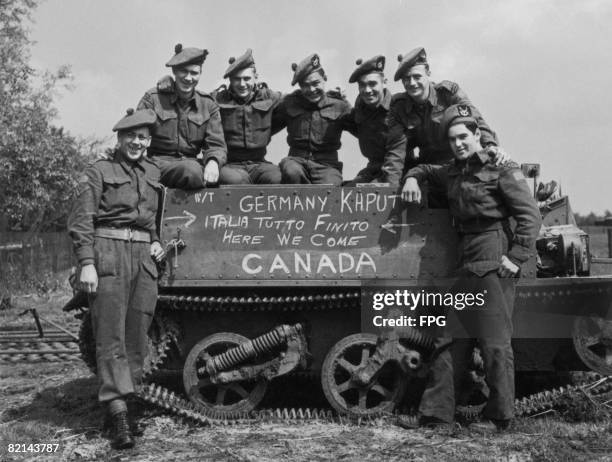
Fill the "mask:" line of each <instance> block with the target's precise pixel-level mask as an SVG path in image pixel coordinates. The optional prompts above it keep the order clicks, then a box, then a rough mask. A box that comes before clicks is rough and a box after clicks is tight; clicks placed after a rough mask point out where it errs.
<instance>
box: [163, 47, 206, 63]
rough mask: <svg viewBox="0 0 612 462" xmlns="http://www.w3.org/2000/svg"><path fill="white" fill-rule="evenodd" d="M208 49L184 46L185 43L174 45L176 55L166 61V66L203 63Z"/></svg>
mask: <svg viewBox="0 0 612 462" xmlns="http://www.w3.org/2000/svg"><path fill="white" fill-rule="evenodd" d="M207 55H208V50H202V49H200V48H183V45H181V44H180V43H177V44H176V45H175V46H174V56H173V57H172V58H170V61H168V62H167V63H166V67H176V66H185V65H187V64H198V65H202V63H203V62H204V60H205V59H206V56H207Z"/></svg>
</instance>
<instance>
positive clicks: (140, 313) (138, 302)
mask: <svg viewBox="0 0 612 462" xmlns="http://www.w3.org/2000/svg"><path fill="white" fill-rule="evenodd" d="M139 112H140V113H141V114H142V112H146V113H149V114H150V119H146V120H147V121H150V123H152V122H153V121H154V120H155V114H154V113H153V112H151V111H139ZM131 117H132V118H130V116H128V117H126V119H128V123H131V124H134V123H137V122H139V121H140V122H142V118H139V115H138V113H137V114H136V115H134V116H131ZM124 121H125V120H124ZM160 174H161V172H160V170H159V168H158V166H157V165H156V164H155V163H154V162H152V161H151V160H149V159H147V158H146V157H144V156H143V157H141V158H140V159H139V160H138V161H135V162H130V161H127V160H125V159H124V158H123V156H122V155H121V153H119V152H118V151H117V152H115V155H114V156H113V157H111V158H108V159H103V160H98V161H97V162H95V163H94V164H93V165H91V166H90V167H89V168H88V169H87V170H86V171H85V174H84V176H83V178H82V179H81V181H80V184H79V189H78V196H77V198H76V201H75V202H74V205H73V208H72V211H71V213H70V216H69V218H68V231H69V233H70V236H71V238H72V241H73V243H74V249H75V253H76V256H77V259H78V262H79V267H80V268H82V267H83V266H85V265H90V264H93V265H94V266H95V269H96V273H97V277H98V288H97V292H94V293H90V294H89V306H90V313H91V319H92V324H93V331H94V334H95V339H96V362H97V374H98V379H99V382H100V388H99V392H98V398H99V400H100V402H103V403H108V404H109V408H110V412H111V414H114V413H119V412H124V413H126V415H127V408H126V407H125V401H124V398H126V397H127V396H128V395H130V394H132V393H134V391H135V388H136V387H137V386H138V385H139V384H140V382H141V379H142V372H143V371H142V368H143V361H144V359H145V357H146V354H147V331H148V329H149V326H150V324H151V320H152V318H153V313H154V310H155V305H156V303H157V276H158V274H157V268H156V265H155V262H154V261H153V259H152V257H151V242H154V241H159V236H158V231H157V228H156V215H157V208H158V203H159V200H160V194H161V192H162V186H161V184H160V181H159V180H160ZM113 405H114V407H115V408H116V409H115V410H116V412H114V411H113V409H112V407H113ZM125 418H126V417H124V419H125ZM123 437H125V438H127V439H128V440H129V439H130V436H129V435H127V434H124V435H123ZM124 443H125V444H127V446H124V447H130V446H131V445H133V440H132V441H127V442H125V441H124Z"/></svg>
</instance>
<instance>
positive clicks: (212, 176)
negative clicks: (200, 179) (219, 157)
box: [204, 159, 219, 184]
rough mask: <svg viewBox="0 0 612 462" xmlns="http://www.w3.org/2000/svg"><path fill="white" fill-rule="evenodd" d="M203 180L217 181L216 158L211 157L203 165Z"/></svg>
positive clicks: (208, 181) (217, 168) (217, 167)
mask: <svg viewBox="0 0 612 462" xmlns="http://www.w3.org/2000/svg"><path fill="white" fill-rule="evenodd" d="M204 181H205V182H206V183H213V184H214V183H217V182H218V181H219V164H218V163H217V161H216V160H214V159H211V160H209V161H208V162H206V166H205V167H204Z"/></svg>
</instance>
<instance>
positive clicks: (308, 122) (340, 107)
mask: <svg viewBox="0 0 612 462" xmlns="http://www.w3.org/2000/svg"><path fill="white" fill-rule="evenodd" d="M350 112H351V105H350V104H349V103H348V102H347V101H346V100H345V99H343V98H342V97H341V96H337V95H336V94H335V93H332V92H328V93H326V94H325V95H324V96H323V97H322V98H321V99H320V100H319V101H318V102H316V103H311V102H310V101H308V100H307V99H306V98H304V97H303V96H302V92H301V90H296V91H294V92H293V93H290V94H288V95H286V96H285V97H284V98H283V99H282V100H281V102H280V104H279V106H278V108H277V110H275V111H274V115H273V122H272V133H273V134H274V133H277V132H279V131H280V130H282V129H283V128H285V127H286V128H287V144H289V155H290V156H296V157H304V158H310V157H312V159H313V160H315V161H338V149H340V145H341V142H340V138H341V136H342V131H343V130H347V129H348V128H349V126H350V123H349V117H350Z"/></svg>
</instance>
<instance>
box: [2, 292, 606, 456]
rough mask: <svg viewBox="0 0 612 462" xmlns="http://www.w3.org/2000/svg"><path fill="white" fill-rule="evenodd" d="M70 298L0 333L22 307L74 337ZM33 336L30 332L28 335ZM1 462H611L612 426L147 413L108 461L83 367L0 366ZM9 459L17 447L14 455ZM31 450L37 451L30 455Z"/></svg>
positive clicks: (7, 313)
mask: <svg viewBox="0 0 612 462" xmlns="http://www.w3.org/2000/svg"><path fill="white" fill-rule="evenodd" d="M66 299H67V292H63V293H57V294H52V295H50V296H46V297H22V298H16V299H14V300H13V303H12V304H13V307H12V308H11V309H10V310H4V311H2V312H0V323H1V324H2V326H3V328H6V326H11V327H18V326H24V325H28V326H30V324H31V320H30V319H29V318H24V317H21V318H20V317H18V316H17V315H18V313H19V312H21V311H23V308H24V307H26V306H27V307H38V308H39V311H40V313H41V314H42V315H43V316H45V315H48V316H49V317H52V318H53V319H54V320H56V321H58V322H62V323H64V324H65V325H67V326H69V327H70V328H71V329H72V330H76V328H77V323H76V322H75V321H74V320H73V319H72V317H71V316H70V315H65V314H62V313H60V311H59V309H58V308H59V307H60V306H61V305H62V304H63V303H64V302H65V301H66ZM30 327H31V326H30ZM0 402H1V403H2V407H1V411H0V460H2V461H12V460H58V461H59V460H61V461H66V460H67V461H81V460H108V461H111V460H112V461H120V460H125V461H149V460H150V461H159V460H164V461H174V460H177V461H196V460H197V461H213V460H214V461H226V460H227V461H285V460H287V461H323V460H334V461H335V460H339V461H367V460H374V461H387V460H388V461H393V460H398V461H399V460H423V461H434V460H435V461H438V460H467V461H480V460H482V461H489V460H504V461H532V460H533V461H549V460H550V461H566V460H567V461H577V460H585V461H587V460H588V461H592V460H602V461H603V460H612V418H610V414H609V413H608V414H607V417H606V416H604V418H601V416H599V417H598V418H597V419H595V418H593V416H585V421H583V422H579V423H568V422H565V421H564V420H562V419H561V418H560V416H558V415H554V414H546V415H544V416H542V417H540V418H527V419H518V420H517V421H516V422H515V423H514V425H513V427H512V429H511V431H509V432H507V433H504V434H496V435H492V436H482V435H479V434H476V433H474V432H471V431H469V430H468V429H466V428H462V427H460V426H458V425H457V426H455V427H454V428H452V429H438V430H404V429H401V428H399V427H396V426H394V425H391V424H390V423H389V422H379V423H373V424H368V425H361V426H358V425H355V424H335V423H326V422H309V423H300V424H278V423H257V424H249V425H247V424H241V425H232V426H219V427H198V426H194V425H190V424H188V423H186V422H183V421H180V420H177V419H175V418H173V417H171V416H168V415H164V414H163V413H161V412H160V411H156V410H150V411H149V412H148V413H147V416H146V417H145V419H144V424H145V426H146V429H145V433H144V436H143V437H141V438H139V439H138V441H137V445H136V447H135V448H134V449H131V450H128V451H122V452H120V451H114V450H112V449H110V446H109V442H108V440H107V439H105V438H104V437H103V435H102V433H101V429H100V425H101V422H102V417H103V412H102V409H101V408H100V407H99V406H98V405H97V403H96V380H95V377H93V376H92V375H91V373H90V372H89V371H88V370H87V368H86V367H85V366H84V364H83V363H81V362H79V361H69V362H63V363H49V362H42V363H32V364H28V363H16V364H12V363H0ZM36 443H39V444H42V443H52V444H57V451H56V452H54V453H51V454H50V453H38V454H36V453H33V452H25V453H16V452H9V448H11V446H9V445H11V444H21V445H23V444H25V445H26V446H25V449H26V450H27V449H28V447H29V446H28V445H30V444H36ZM12 448H13V449H14V448H15V447H14V446H12ZM33 449H35V447H33Z"/></svg>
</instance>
